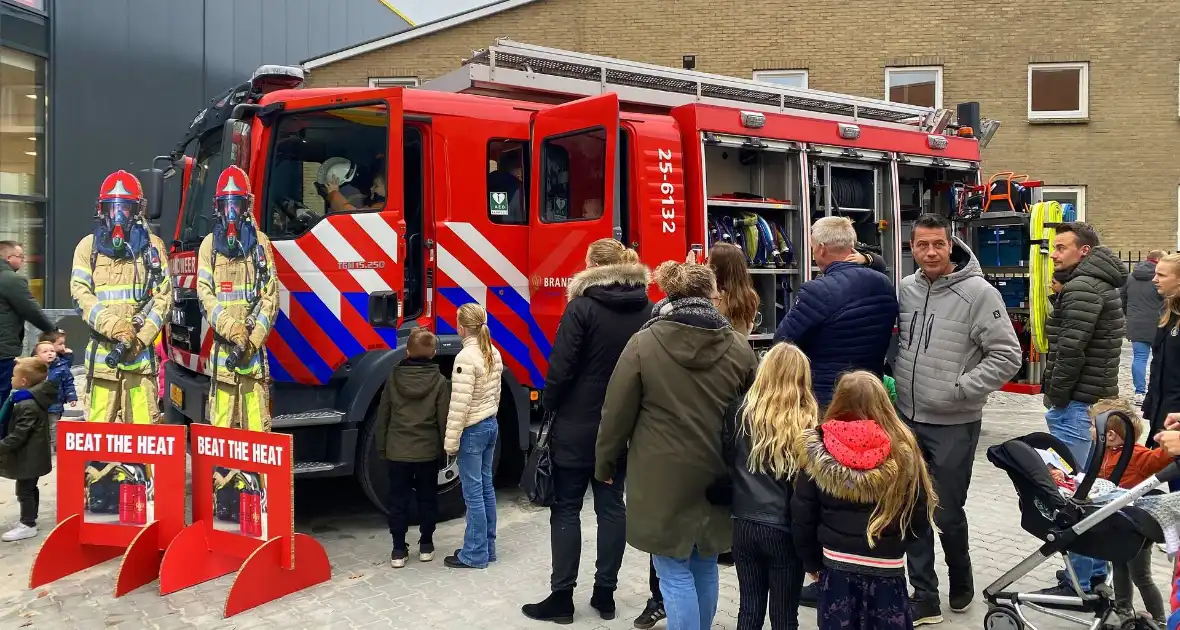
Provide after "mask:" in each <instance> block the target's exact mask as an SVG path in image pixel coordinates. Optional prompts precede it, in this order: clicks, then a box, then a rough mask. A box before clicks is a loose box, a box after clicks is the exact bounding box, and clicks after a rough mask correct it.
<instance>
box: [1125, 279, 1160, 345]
mask: <svg viewBox="0 0 1180 630" xmlns="http://www.w3.org/2000/svg"><path fill="white" fill-rule="evenodd" d="M1155 264H1156V263H1155V261H1154V260H1145V261H1143V262H1141V263H1139V264H1138V265H1135V268H1134V269H1132V270H1131V275H1129V276H1127V283H1126V284H1124V285H1123V288H1122V290H1121V291H1120V293H1121V294H1122V297H1123V313H1125V314H1126V316H1127V339H1130V340H1131V341H1139V342H1144V343H1151V342H1152V341H1153V340H1154V339H1155V331H1156V329H1157V328H1158V327H1159V326H1158V324H1159V321H1160V311H1162V310H1163V308H1164V297H1163V296H1162V295H1160V293H1159V291H1157V290H1156V288H1155V285H1154V284H1153V283H1152V281H1151V279H1152V278H1153V277H1155Z"/></svg>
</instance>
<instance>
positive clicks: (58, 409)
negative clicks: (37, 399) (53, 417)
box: [46, 354, 78, 413]
mask: <svg viewBox="0 0 1180 630" xmlns="http://www.w3.org/2000/svg"><path fill="white" fill-rule="evenodd" d="M72 363H73V361H72V355H68V354H67V355H65V356H60V357H58V358H57V359H54V361H53V364H52V365H50V366H49V375H48V377H47V378H46V380H49V381H53V382H55V383H57V401H56V402H54V403H53V404H52V405H50V406H49V410H48V411H49V413H62V411H63V410H64V409H65V403H68V402H77V400H78V392H77V391H76V390H75V389H74V373H73V372H71V371H70V365H71V364H72Z"/></svg>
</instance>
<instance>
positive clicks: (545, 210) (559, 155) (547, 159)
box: [541, 127, 613, 223]
mask: <svg viewBox="0 0 1180 630" xmlns="http://www.w3.org/2000/svg"><path fill="white" fill-rule="evenodd" d="M612 167H613V165H612ZM541 177H543V178H544V179H543V180H542V181H541V204H542V205H541V220H542V221H544V222H546V223H564V222H566V221H591V220H594V219H599V218H601V217H602V214H603V209H604V206H603V203H604V201H605V199H606V130H605V129H603V128H602V127H598V128H595V129H587V130H586V131H578V132H575V133H571V134H567V135H564V136H558V137H550V138H546V139H545V141H544V142H543V143H542V144H541Z"/></svg>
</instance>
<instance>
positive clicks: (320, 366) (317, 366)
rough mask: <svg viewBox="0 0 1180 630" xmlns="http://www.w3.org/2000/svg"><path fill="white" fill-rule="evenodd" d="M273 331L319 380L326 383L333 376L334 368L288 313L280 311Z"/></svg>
mask: <svg viewBox="0 0 1180 630" xmlns="http://www.w3.org/2000/svg"><path fill="white" fill-rule="evenodd" d="M291 295H292V296H294V295H295V294H294V293H292V294H291ZM271 332H272V333H273V334H277V335H278V336H279V338H280V339H282V340H283V341H284V342H286V344H287V347H289V348H291V352H293V353H295V358H296V359H298V360H299V362H300V363H302V364H303V367H305V368H307V371H308V372H311V375H312V376H313V377H315V380H316V381H317V382H320V383H326V382H328V379H330V378H332V369H331V368H329V367H328V364H327V363H325V362H324V359H323V358H322V357H320V353H318V352H316V351H315V349H314V348H312V347H311V345H310V344H308V343H307V340H306V339H304V338H303V335H302V334H300V333H299V331H298V330H297V329H296V328H295V325H294V324H292V323H291V319H290V318H289V317H287V315H286V313H283V312H282V311H279V316H278V318H276V319H275V326H274V328H273V329H271Z"/></svg>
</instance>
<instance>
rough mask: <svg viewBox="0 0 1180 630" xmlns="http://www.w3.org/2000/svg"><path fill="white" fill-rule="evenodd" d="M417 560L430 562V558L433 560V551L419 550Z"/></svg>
mask: <svg viewBox="0 0 1180 630" xmlns="http://www.w3.org/2000/svg"><path fill="white" fill-rule="evenodd" d="M418 560H419V561H421V562H430V561H431V560H434V552H433V551H419V552H418Z"/></svg>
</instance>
